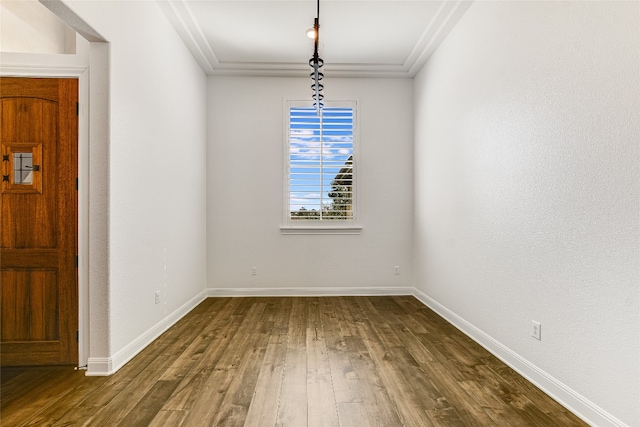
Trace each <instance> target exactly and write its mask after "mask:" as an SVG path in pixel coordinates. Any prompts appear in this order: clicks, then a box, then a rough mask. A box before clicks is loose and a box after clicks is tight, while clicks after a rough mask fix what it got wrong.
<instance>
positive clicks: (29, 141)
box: [0, 78, 78, 366]
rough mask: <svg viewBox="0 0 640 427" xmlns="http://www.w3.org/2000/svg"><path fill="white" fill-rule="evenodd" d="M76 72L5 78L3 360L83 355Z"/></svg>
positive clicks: (1, 82) (1, 94)
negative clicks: (59, 76) (80, 350)
mask: <svg viewBox="0 0 640 427" xmlns="http://www.w3.org/2000/svg"><path fill="white" fill-rule="evenodd" d="M77 101H78V80H77V79H31V78H1V79H0V128H1V130H0V143H1V145H2V153H1V154H2V194H1V197H0V213H1V214H2V220H1V221H2V233H1V235H0V274H1V277H0V310H1V314H0V322H2V323H1V324H0V358H1V359H0V361H1V364H2V365H3V366H11V365H59V364H76V363H77V362H78V343H77V329H78V289H77V271H76V268H77V267H76V254H77V205H78V203H77V190H76V185H77V184H76V182H77V181H76V177H77V170H78V166H77V165H78V154H77V151H78V115H77Z"/></svg>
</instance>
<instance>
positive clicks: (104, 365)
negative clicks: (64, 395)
mask: <svg viewBox="0 0 640 427" xmlns="http://www.w3.org/2000/svg"><path fill="white" fill-rule="evenodd" d="M205 298H207V292H206V291H202V292H200V293H198V295H196V296H195V297H193V298H191V299H190V300H189V301H187V302H186V303H184V304H183V305H182V306H180V307H178V309H176V310H175V311H174V312H172V313H170V314H169V315H168V316H166V317H165V318H164V319H162V320H161V321H159V322H158V323H156V324H155V325H154V326H152V327H151V328H150V329H149V330H147V331H146V332H145V333H143V334H142V335H140V336H139V337H138V338H136V339H135V340H133V341H132V342H130V343H129V344H128V345H127V346H125V347H124V348H123V349H122V350H120V351H118V352H117V353H116V354H114V355H113V356H111V357H90V358H89V361H88V363H87V372H86V375H87V376H107V375H112V374H114V373H115V372H116V371H118V370H119V369H120V368H122V367H123V366H124V365H125V364H126V363H127V362H128V361H129V360H131V359H133V358H134V357H135V356H136V355H137V354H138V353H140V352H141V351H142V350H143V349H144V348H145V347H146V346H148V345H149V344H151V343H152V342H153V341H154V340H155V339H156V338H158V337H159V336H160V335H162V334H163V333H164V332H165V331H166V330H167V329H169V328H170V327H171V326H173V325H174V324H175V323H176V322H177V321H178V320H180V319H182V317H184V316H185V315H186V314H187V313H189V312H190V311H191V310H193V309H194V308H195V307H196V306H197V305H198V304H200V303H201V302H202V301H204V300H205Z"/></svg>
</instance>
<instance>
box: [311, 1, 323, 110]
mask: <svg viewBox="0 0 640 427" xmlns="http://www.w3.org/2000/svg"><path fill="white" fill-rule="evenodd" d="M317 4H318V9H317V16H316V18H315V20H314V22H313V31H314V40H313V56H312V57H311V59H309V66H311V69H312V72H311V74H310V75H309V76H310V77H311V80H312V81H313V83H312V84H311V89H312V90H313V94H312V95H311V97H312V99H313V107H314V108H315V109H316V112H317V113H318V115H320V113H321V112H322V108H323V107H324V103H323V102H322V100H323V99H324V95H323V94H322V90H323V89H324V84H322V83H321V81H322V79H323V78H324V74H323V73H322V71H321V68H322V66H323V65H324V60H323V59H322V58H320V55H319V54H318V43H319V41H320V0H317Z"/></svg>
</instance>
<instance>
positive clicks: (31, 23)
mask: <svg viewBox="0 0 640 427" xmlns="http://www.w3.org/2000/svg"><path fill="white" fill-rule="evenodd" d="M75 38H76V33H75V31H74V30H73V29H71V27H69V26H68V25H67V24H65V23H64V22H63V21H62V20H61V19H60V18H58V17H57V16H56V15H54V14H53V13H52V12H51V11H49V10H48V9H47V8H46V7H44V6H43V5H41V4H40V3H38V2H37V1H24V0H20V1H16V0H2V1H0V51H2V52H20V53H63V54H73V53H75V52H76V46H75Z"/></svg>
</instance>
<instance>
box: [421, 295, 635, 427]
mask: <svg viewBox="0 0 640 427" xmlns="http://www.w3.org/2000/svg"><path fill="white" fill-rule="evenodd" d="M413 295H414V296H415V297H416V298H417V299H418V300H419V301H420V302H422V303H423V304H424V305H426V306H427V307H429V308H430V309H431V310H433V311H435V312H436V313H438V315H440V316H441V317H442V318H444V319H445V320H446V321H447V322H449V323H451V324H452V325H453V326H455V327H456V328H458V329H459V330H460V331H462V332H463V333H464V334H465V335H467V336H468V337H469V338H471V339H472V340H474V341H475V342H477V343H478V344H480V345H481V346H482V347H484V348H485V349H486V350H488V351H489V352H490V353H492V354H493V355H494V356H496V357H497V358H498V359H500V360H502V361H503V362H504V363H506V364H507V365H509V366H510V367H511V368H512V369H513V370H515V371H516V372H518V373H519V374H520V375H522V376H523V377H525V378H526V379H527V380H529V381H530V382H531V383H533V384H534V385H535V386H536V387H538V388H539V389H540V390H542V391H544V392H545V393H546V394H548V395H549V396H551V397H552V398H553V399H554V400H556V401H557V402H558V403H560V404H561V405H563V406H564V407H566V408H567V409H568V410H570V411H571V412H572V413H574V414H575V415H576V416H578V417H580V418H581V419H582V420H584V421H585V422H586V423H588V424H590V425H592V426H597V427H609V426H611V427H629V426H628V425H627V424H625V423H623V422H622V421H620V420H619V419H617V418H616V417H614V416H613V415H611V414H610V413H608V412H607V411H605V410H604V409H602V408H600V407H599V406H598V405H596V404H594V403H593V402H591V401H589V400H588V399H586V398H585V397H583V396H582V395H580V394H579V393H577V392H576V391H575V390H573V389H571V388H570V387H568V386H567V385H565V384H564V383H562V382H560V381H558V380H557V379H556V378H554V377H553V376H551V375H549V374H548V373H546V372H545V371H543V370H542V369H540V368H538V367H537V366H536V365H534V364H533V363H531V362H529V361H528V360H527V359H525V358H524V357H522V356H520V355H519V354H517V353H515V352H514V351H513V350H511V349H510V348H509V347H507V346H505V345H503V344H502V343H500V342H498V341H496V340H495V339H494V338H492V337H491V336H489V335H487V334H486V333H484V332H483V331H481V330H480V329H478V328H477V327H475V326H474V325H472V324H471V323H469V322H467V321H466V320H465V319H463V318H462V317H460V316H458V315H457V314H456V313H454V312H453V311H451V310H449V309H448V308H446V307H445V306H443V305H442V304H440V303H439V302H437V301H436V300H434V299H432V298H431V297H429V296H428V295H426V294H424V293H423V292H421V291H419V290H417V289H414V294H413Z"/></svg>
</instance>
